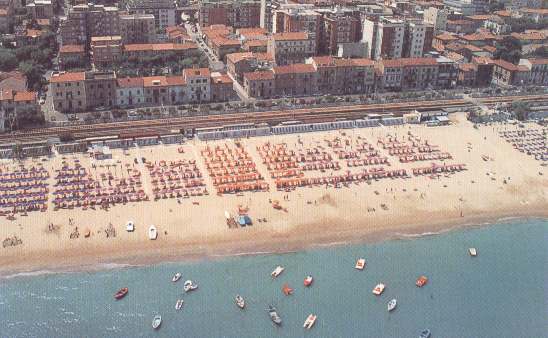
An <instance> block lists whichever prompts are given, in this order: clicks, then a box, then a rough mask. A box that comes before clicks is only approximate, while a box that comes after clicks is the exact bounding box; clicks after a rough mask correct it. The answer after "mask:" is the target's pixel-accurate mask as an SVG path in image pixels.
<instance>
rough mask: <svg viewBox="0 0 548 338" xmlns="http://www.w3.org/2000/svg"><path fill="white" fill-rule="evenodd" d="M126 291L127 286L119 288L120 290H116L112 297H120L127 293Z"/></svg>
mask: <svg viewBox="0 0 548 338" xmlns="http://www.w3.org/2000/svg"><path fill="white" fill-rule="evenodd" d="M128 291H129V290H128V288H121V289H120V290H118V292H116V294H115V295H114V298H116V299H122V298H124V297H125V296H126V295H127V292H128Z"/></svg>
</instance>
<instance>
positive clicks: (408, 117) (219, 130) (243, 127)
mask: <svg viewBox="0 0 548 338" xmlns="http://www.w3.org/2000/svg"><path fill="white" fill-rule="evenodd" d="M436 115H438V114H436ZM444 115H446V113H445V114H444ZM426 116H428V115H426ZM438 116H439V115H438ZM424 117H425V113H409V114H405V115H404V116H402V117H394V116H385V115H383V116H381V115H378V116H374V117H373V118H371V117H369V118H364V119H357V120H340V121H334V122H321V123H302V122H299V121H289V122H282V123H281V124H279V125H276V126H269V125H268V124H266V123H261V124H254V123H243V124H237V125H229V126H222V127H212V128H197V129H196V130H195V131H194V133H193V135H194V136H196V137H197V138H198V139H199V140H202V141H208V140H220V139H225V138H247V137H256V136H269V135H283V134H294V133H308V132H317V131H329V130H339V129H352V128H370V127H378V126H395V125H403V124H406V123H420V122H421V121H422V120H423V119H424ZM186 135H188V134H186ZM184 136H185V135H183V134H182V133H174V134H169V135H160V136H143V137H123V136H122V137H118V136H106V137H97V138H88V139H82V140H78V141H75V142H71V143H62V142H61V141H60V139H59V138H52V139H49V140H47V141H39V142H28V143H17V144H16V143H6V144H0V159H7V158H15V157H20V158H24V157H37V156H49V155H51V154H52V153H53V152H54V151H55V152H57V153H59V154H68V153H78V152H85V151H87V150H88V149H89V148H99V147H108V148H110V149H116V148H123V149H127V148H131V147H134V146H135V145H137V146H141V147H142V146H151V145H158V144H180V143H182V141H183V138H184Z"/></svg>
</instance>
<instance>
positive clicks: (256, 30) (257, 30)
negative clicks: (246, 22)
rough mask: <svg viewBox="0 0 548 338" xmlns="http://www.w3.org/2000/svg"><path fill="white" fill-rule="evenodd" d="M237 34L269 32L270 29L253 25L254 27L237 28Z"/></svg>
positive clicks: (264, 33)
mask: <svg viewBox="0 0 548 338" xmlns="http://www.w3.org/2000/svg"><path fill="white" fill-rule="evenodd" d="M236 34H240V35H248V34H251V35H255V34H263V35H266V34H268V31H267V30H266V29H264V28H258V27H252V28H238V29H236Z"/></svg>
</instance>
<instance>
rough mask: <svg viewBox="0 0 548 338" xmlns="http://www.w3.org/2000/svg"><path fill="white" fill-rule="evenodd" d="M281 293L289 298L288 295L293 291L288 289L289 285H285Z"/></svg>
mask: <svg viewBox="0 0 548 338" xmlns="http://www.w3.org/2000/svg"><path fill="white" fill-rule="evenodd" d="M282 291H283V293H284V294H285V295H286V296H289V295H290V294H292V293H293V289H292V288H290V287H289V285H287V283H286V284H284V287H283V288H282Z"/></svg>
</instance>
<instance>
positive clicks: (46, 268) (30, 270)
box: [0, 211, 548, 281]
mask: <svg viewBox="0 0 548 338" xmlns="http://www.w3.org/2000/svg"><path fill="white" fill-rule="evenodd" d="M531 219H540V220H548V211H544V212H538V213H536V214H535V213H531V212H529V211H526V212H517V213H516V212H514V213H496V214H493V215H488V216H486V215H473V216H468V217H464V218H462V219H453V220H451V221H441V220H440V221H438V222H434V223H431V224H407V225H403V224H401V225H399V226H395V227H393V228H388V229H384V230H382V231H377V232H371V233H367V232H364V233H362V234H359V235H358V237H357V238H350V237H348V236H346V237H342V238H337V240H336V241H330V240H328V239H326V238H325V237H326V236H323V237H324V238H322V239H319V240H317V241H312V242H311V241H304V240H302V239H296V240H292V241H288V242H285V243H284V244H285V245H286V247H285V248H283V249H280V248H277V249H276V247H275V246H274V245H265V244H264V242H263V243H260V244H257V241H256V240H255V241H245V242H240V243H234V244H235V245H232V246H230V245H229V246H227V245H225V243H222V242H221V243H209V245H208V246H209V249H210V250H213V251H216V253H206V252H203V250H202V249H197V248H187V249H186V250H181V251H179V252H177V253H174V252H169V251H170V250H172V249H173V248H172V247H166V248H163V249H161V250H160V251H164V252H163V253H161V254H159V255H157V256H155V257H154V258H151V257H147V256H148V255H149V254H150V253H151V252H154V251H158V249H149V250H148V251H146V252H141V253H140V254H136V253H135V252H130V253H127V252H126V253H125V255H124V256H125V257H116V256H120V253H118V254H117V255H115V257H112V255H97V254H93V255H92V257H90V256H80V257H78V258H77V260H73V261H70V262H67V261H64V262H62V263H61V264H59V263H60V262H59V260H58V258H56V257H50V259H49V262H48V263H49V264H46V265H42V264H32V263H31V264H20V265H17V266H16V267H14V268H12V269H3V267H2V268H1V269H0V281H1V280H10V279H13V278H20V277H23V278H24V277H34V276H42V275H50V274H70V273H84V272H89V273H93V272H100V271H108V270H114V269H125V268H140V267H147V266H151V265H156V264H175V263H183V262H186V263H195V262H200V261H206V260H210V261H212V260H222V259H225V258H234V257H247V256H251V257H252V256H259V255H283V254H290V253H298V252H304V251H307V250H321V249H324V248H331V247H332V248H337V247H342V246H347V245H359V244H371V243H381V242H388V241H398V240H415V239H421V238H424V237H429V236H440V235H444V234H447V233H450V232H453V231H464V230H472V229H475V228H482V227H487V226H495V225H497V224H505V223H510V222H526V221H528V220H531ZM459 221H460V222H459ZM398 229H400V230H401V229H405V230H407V231H406V232H405V233H401V232H392V231H390V232H388V231H386V230H398ZM416 230H418V232H417V231H416ZM421 230H428V231H426V232H420V231H421ZM241 244H243V245H244V246H243V249H242V247H240V245H241ZM238 248H240V249H238ZM219 249H221V251H217V250H219ZM90 258H91V259H95V261H93V262H89V259H90ZM109 258H110V259H109ZM85 261H88V262H87V263H85V264H84V262H85ZM54 262H55V265H53V264H54Z"/></svg>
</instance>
